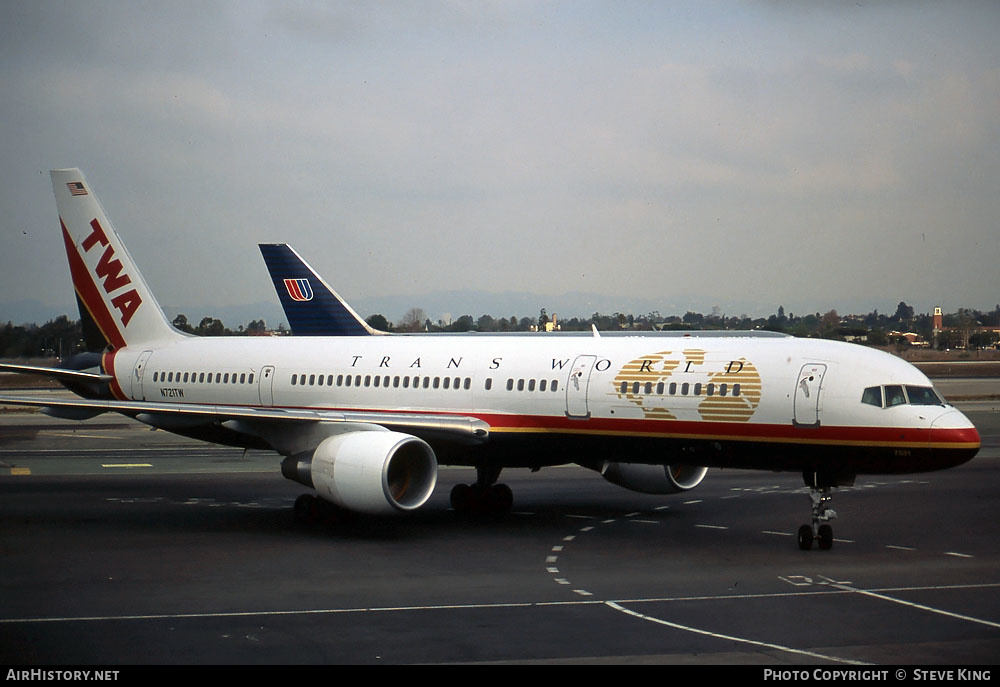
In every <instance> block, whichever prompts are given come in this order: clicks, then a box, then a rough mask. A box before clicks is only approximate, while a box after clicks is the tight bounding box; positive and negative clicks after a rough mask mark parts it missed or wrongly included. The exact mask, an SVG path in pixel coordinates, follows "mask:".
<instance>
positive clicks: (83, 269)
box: [51, 169, 184, 348]
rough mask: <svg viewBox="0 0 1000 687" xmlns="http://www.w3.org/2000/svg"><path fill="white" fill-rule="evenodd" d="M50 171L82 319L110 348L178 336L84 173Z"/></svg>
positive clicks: (178, 333)
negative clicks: (88, 323)
mask: <svg viewBox="0 0 1000 687" xmlns="http://www.w3.org/2000/svg"><path fill="white" fill-rule="evenodd" d="M51 177H52V190H53V192H54V193H55V196H56V207H57V208H58V209H59V222H60V224H61V225H62V235H63V241H64V243H65V245H66V256H67V258H68V259H69V269H70V273H71V275H72V277H73V288H74V289H75V290H76V297H77V301H78V303H79V304H80V310H81V317H82V318H83V319H84V321H85V322H86V321H87V320H88V318H89V320H90V321H91V322H92V323H93V324H94V325H96V327H97V329H98V330H99V331H100V334H101V336H103V338H104V341H105V342H107V344H108V345H110V346H111V347H112V348H122V347H124V346H126V345H133V346H134V345H137V344H138V345H141V344H145V343H147V342H153V341H165V340H170V339H177V338H181V337H183V336H184V334H182V333H181V332H179V331H177V330H176V329H174V328H173V327H172V326H171V325H170V323H169V322H168V321H167V318H166V315H164V314H163V310H162V309H160V306H159V304H158V303H157V302H156V299H155V298H153V294H152V292H151V291H150V290H149V286H148V285H147V284H146V281H145V280H144V279H143V278H142V275H141V274H140V273H139V269H138V268H137V267H136V265H135V262H134V261H133V260H132V256H131V255H129V253H128V250H126V249H125V245H124V244H123V243H122V241H121V239H120V238H119V237H118V234H117V233H116V232H115V229H114V227H113V226H112V225H111V221H110V220H109V219H108V216H107V214H106V213H105V212H104V208H103V207H101V204H100V202H99V201H98V200H97V196H95V195H94V191H93V189H92V188H91V187H90V185H89V184H88V183H87V180H86V179H85V178H84V176H83V173H82V172H81V171H80V170H79V169H57V170H53V171H52V172H51ZM84 312H85V313H86V314H84Z"/></svg>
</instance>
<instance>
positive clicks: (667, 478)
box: [601, 463, 708, 494]
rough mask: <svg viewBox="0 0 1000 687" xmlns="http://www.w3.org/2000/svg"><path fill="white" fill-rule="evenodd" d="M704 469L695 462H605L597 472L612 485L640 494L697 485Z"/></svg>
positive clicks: (666, 492)
mask: <svg viewBox="0 0 1000 687" xmlns="http://www.w3.org/2000/svg"><path fill="white" fill-rule="evenodd" d="M707 472H708V468H703V467H698V466H695V465H645V464H642V463H607V464H606V465H605V466H604V469H603V470H601V475H602V476H603V477H604V479H606V480H608V481H609V482H611V483H612V484H617V485H618V486H620V487H625V488H626V489H631V490H632V491H638V492H642V493H643V494H676V493H679V492H682V491H687V490H688V489H694V488H695V487H697V486H698V485H699V484H701V481H702V480H703V479H705V473H707Z"/></svg>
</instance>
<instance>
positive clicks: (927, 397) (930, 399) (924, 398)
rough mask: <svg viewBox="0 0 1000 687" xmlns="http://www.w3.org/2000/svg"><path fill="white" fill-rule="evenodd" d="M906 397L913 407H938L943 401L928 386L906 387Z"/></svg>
mask: <svg viewBox="0 0 1000 687" xmlns="http://www.w3.org/2000/svg"><path fill="white" fill-rule="evenodd" d="M906 395H907V396H909V397H910V403H911V404H913V405H915V406H940V405H944V401H942V400H941V397H940V396H938V395H937V392H936V391H934V389H932V388H931V387H929V386H907V387H906Z"/></svg>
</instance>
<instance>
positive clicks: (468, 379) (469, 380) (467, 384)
mask: <svg viewBox="0 0 1000 687" xmlns="http://www.w3.org/2000/svg"><path fill="white" fill-rule="evenodd" d="M462 388H463V389H465V390H466V391H468V390H469V389H471V388H472V377H466V378H465V382H464V383H463V384H462Z"/></svg>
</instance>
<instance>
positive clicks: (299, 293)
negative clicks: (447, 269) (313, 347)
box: [259, 243, 386, 336]
mask: <svg viewBox="0 0 1000 687" xmlns="http://www.w3.org/2000/svg"><path fill="white" fill-rule="evenodd" d="M259 247H260V253H261V255H262V256H263V257H264V263H265V264H266V265H267V271H268V272H270V274H271V280H272V281H273V282H274V290H275V291H277V292H278V300H280V301H281V307H282V308H283V309H284V311H285V317H287V318H288V326H289V327H291V329H292V334H294V335H296V336H366V335H370V334H386V332H381V331H378V330H376V329H372V328H371V327H370V326H369V325H368V323H367V322H365V321H364V320H362V319H361V317H360V316H359V315H358V314H357V313H356V312H354V310H353V309H351V306H349V305H348V304H347V303H345V302H344V299H343V298H341V297H340V296H339V295H337V292H336V291H334V290H333V289H331V288H330V286H329V285H328V284H327V283H326V282H325V281H323V278H322V277H320V276H319V275H318V274H317V273H316V271H315V270H314V269H313V268H312V267H310V266H309V265H308V264H306V261H305V260H303V259H302V258H301V257H300V256H299V254H298V253H296V252H295V251H294V250H293V249H292V247H291V246H289V245H288V244H285V243H261V244H259Z"/></svg>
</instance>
